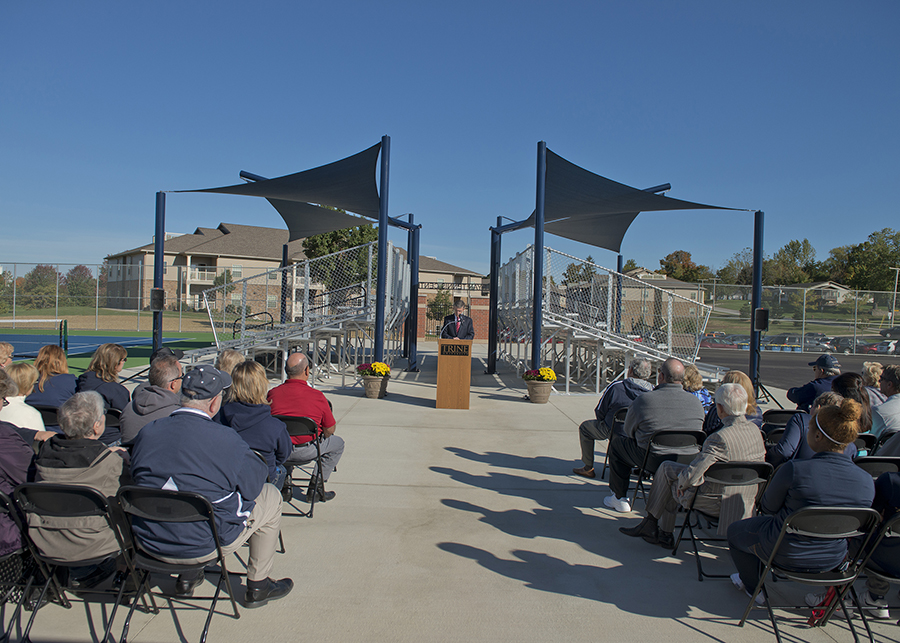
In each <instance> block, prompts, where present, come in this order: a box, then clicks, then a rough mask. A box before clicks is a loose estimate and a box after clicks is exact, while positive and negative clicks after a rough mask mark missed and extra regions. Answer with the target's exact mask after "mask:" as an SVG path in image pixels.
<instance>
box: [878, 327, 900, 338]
mask: <svg viewBox="0 0 900 643" xmlns="http://www.w3.org/2000/svg"><path fill="white" fill-rule="evenodd" d="M878 334H879V335H881V336H882V337H887V338H888V339H892V338H895V337H900V326H894V327H893V328H885V329H884V330H883V331H881V332H879V333H878Z"/></svg>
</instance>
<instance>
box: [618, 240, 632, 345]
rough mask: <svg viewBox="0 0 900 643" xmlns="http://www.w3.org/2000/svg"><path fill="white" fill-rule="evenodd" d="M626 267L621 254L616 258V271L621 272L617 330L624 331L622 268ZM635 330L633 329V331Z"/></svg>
mask: <svg viewBox="0 0 900 643" xmlns="http://www.w3.org/2000/svg"><path fill="white" fill-rule="evenodd" d="M624 268H625V257H623V256H622V255H619V258H618V259H617V260H616V272H618V273H619V276H618V277H616V285H617V287H616V332H617V333H621V332H622V270H623V269H624ZM632 332H633V331H632Z"/></svg>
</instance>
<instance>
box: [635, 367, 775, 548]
mask: <svg viewBox="0 0 900 643" xmlns="http://www.w3.org/2000/svg"><path fill="white" fill-rule="evenodd" d="M746 409H747V392H746V391H745V390H744V389H743V387H742V386H740V385H739V384H723V385H722V386H720V387H719V388H718V390H716V411H717V412H718V414H719V417H721V418H722V421H723V423H724V426H723V427H722V428H721V429H720V430H718V431H716V432H715V433H713V434H712V435H710V436H709V437H708V438H706V440H705V441H704V442H703V449H702V450H701V451H700V453H699V454H698V455H697V457H696V458H694V460H693V461H692V462H691V463H690V464H680V463H678V462H663V463H662V464H660V465H659V468H658V469H657V470H656V473H655V474H654V475H653V486H652V487H651V489H650V497H649V499H648V500H647V517H646V518H644V519H643V520H642V521H641V522H640V524H638V525H636V526H634V527H629V528H626V527H619V531H621V532H622V533H623V534H625V535H627V536H640V537H642V538H643V539H644V540H646V541H647V542H648V543H650V544H652V545H661V546H663V547H665V548H668V549H671V548H672V546H673V545H674V539H673V537H672V530H673V529H674V527H675V513H676V512H677V511H678V507H679V505H680V506H682V507H684V508H685V509H686V508H688V507H689V506H690V505H691V500H692V498H694V496H695V495H696V499H694V500H693V502H694V508H696V509H697V510H698V511H702V512H703V513H705V514H707V515H710V516H719V533H720V534H724V533H726V530H727V529H728V526H729V525H730V524H731V523H732V522H734V521H736V520H742V519H744V518H748V517H749V516H751V515H752V514H753V503H754V501H755V500H756V491H757V489H756V487H750V486H744V487H726V486H722V485H719V484H713V483H711V482H704V480H703V475H704V474H705V473H706V470H707V469H709V468H710V467H711V466H712V465H713V464H715V463H716V462H737V461H743V462H748V461H749V462H762V460H763V458H764V456H765V453H766V450H765V446H764V445H763V440H762V435H761V434H760V432H759V428H758V427H757V426H756V425H755V424H753V423H752V422H750V421H749V420H747V419H746V417H745V416H744V413H745V411H746Z"/></svg>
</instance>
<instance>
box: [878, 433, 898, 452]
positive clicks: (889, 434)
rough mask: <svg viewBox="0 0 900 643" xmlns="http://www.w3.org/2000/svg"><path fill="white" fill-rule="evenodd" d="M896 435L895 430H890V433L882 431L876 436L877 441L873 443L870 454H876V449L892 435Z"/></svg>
mask: <svg viewBox="0 0 900 643" xmlns="http://www.w3.org/2000/svg"><path fill="white" fill-rule="evenodd" d="M895 435H897V431H891V432H890V433H882V434H881V436H880V437H879V438H878V441H877V442H876V443H875V446H874V447H872V455H878V450H879V449H880V448H881V447H883V446H884V445H885V443H886V442H887V441H888V440H890V439H891V438H892V437H894V436H895Z"/></svg>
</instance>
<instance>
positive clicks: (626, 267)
mask: <svg viewBox="0 0 900 643" xmlns="http://www.w3.org/2000/svg"><path fill="white" fill-rule="evenodd" d="M635 268H640V266H638V265H637V261H635V260H634V259H629V260H628V261H626V262H625V265H624V266H622V272H628V271H629V270H634V269H635Z"/></svg>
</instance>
